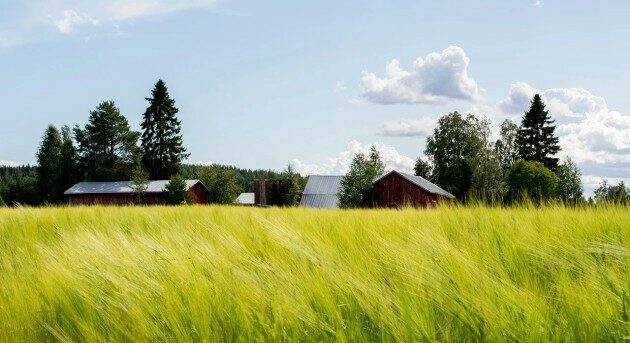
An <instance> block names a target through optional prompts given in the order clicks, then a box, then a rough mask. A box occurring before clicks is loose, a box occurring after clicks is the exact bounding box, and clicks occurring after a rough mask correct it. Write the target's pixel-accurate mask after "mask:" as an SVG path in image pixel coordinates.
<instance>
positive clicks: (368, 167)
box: [339, 146, 385, 208]
mask: <svg viewBox="0 0 630 343" xmlns="http://www.w3.org/2000/svg"><path fill="white" fill-rule="evenodd" d="M384 172H385V164H384V163H383V161H382V159H381V156H380V154H379V152H378V150H376V147H375V146H372V148H371V149H370V154H369V156H368V157H367V158H366V157H365V155H364V154H362V153H358V154H356V155H355V156H354V157H353V158H352V163H351V164H350V170H349V171H348V173H347V174H346V175H344V177H343V178H342V179H341V190H340V191H339V206H341V207H342V208H355V207H369V206H371V205H372V196H371V193H372V183H373V182H374V181H375V180H376V178H378V177H379V176H381V175H382V174H384Z"/></svg>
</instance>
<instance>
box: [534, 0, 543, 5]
mask: <svg viewBox="0 0 630 343" xmlns="http://www.w3.org/2000/svg"><path fill="white" fill-rule="evenodd" d="M542 5H543V3H542V1H540V0H536V1H535V2H534V6H536V7H541V6H542Z"/></svg>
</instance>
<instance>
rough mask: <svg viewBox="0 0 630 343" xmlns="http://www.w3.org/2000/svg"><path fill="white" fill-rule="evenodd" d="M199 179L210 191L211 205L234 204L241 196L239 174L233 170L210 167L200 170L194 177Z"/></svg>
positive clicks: (218, 166) (223, 167)
mask: <svg viewBox="0 0 630 343" xmlns="http://www.w3.org/2000/svg"><path fill="white" fill-rule="evenodd" d="M192 177H193V178H195V179H199V180H200V181H201V182H202V183H203V184H204V185H205V186H206V187H208V190H209V191H210V194H209V195H208V202H209V203H211V204H232V203H234V200H235V199H236V197H237V196H238V195H239V194H240V191H241V189H240V187H239V185H238V181H237V180H238V177H237V173H236V171H235V170H234V169H233V168H229V167H225V166H220V165H210V166H204V167H203V168H199V169H198V170H197V172H196V173H195V174H194V175H192Z"/></svg>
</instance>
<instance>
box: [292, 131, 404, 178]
mask: <svg viewBox="0 0 630 343" xmlns="http://www.w3.org/2000/svg"><path fill="white" fill-rule="evenodd" d="M374 146H376V149H377V150H378V151H379V153H380V154H381V158H382V159H383V162H384V163H385V166H386V168H387V169H389V170H391V169H395V170H399V171H403V172H412V171H413V167H414V160H413V159H412V158H410V157H408V156H405V155H402V154H401V153H399V152H398V151H397V150H396V148H394V147H391V146H386V145H385V144H384V143H382V142H376V143H374ZM371 147H372V144H365V145H362V144H361V143H359V142H358V141H356V140H352V141H350V143H348V146H347V147H346V150H344V151H342V152H340V153H339V154H337V155H336V156H334V157H329V158H327V159H326V162H323V163H319V164H317V163H304V162H302V161H300V160H299V159H294V160H293V161H291V165H292V166H293V167H294V168H295V170H296V172H298V173H300V174H302V175H337V174H346V173H347V172H348V169H349V168H350V164H351V162H352V158H353V157H354V155H355V154H357V153H364V154H368V153H369V152H370V148H371Z"/></svg>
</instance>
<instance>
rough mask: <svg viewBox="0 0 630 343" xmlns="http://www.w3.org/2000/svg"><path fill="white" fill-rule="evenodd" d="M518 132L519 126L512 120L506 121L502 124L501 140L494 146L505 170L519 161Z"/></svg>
mask: <svg viewBox="0 0 630 343" xmlns="http://www.w3.org/2000/svg"><path fill="white" fill-rule="evenodd" d="M518 130H519V128H518V125H516V124H514V123H513V122H512V121H511V120H510V119H506V120H505V121H504V122H503V123H502V124H501V130H500V135H501V138H500V139H498V140H497V141H496V143H495V144H494V152H495V154H496V156H497V158H498V159H499V163H500V164H501V167H502V168H503V169H504V170H506V169H509V168H510V167H511V166H512V163H514V161H516V160H517V159H518V146H517V144H516V138H517V136H518Z"/></svg>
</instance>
